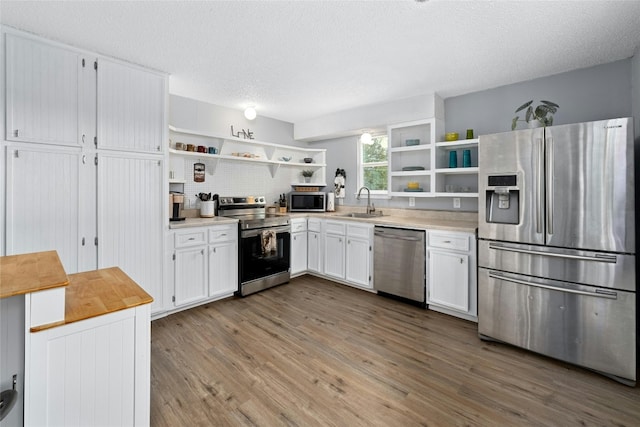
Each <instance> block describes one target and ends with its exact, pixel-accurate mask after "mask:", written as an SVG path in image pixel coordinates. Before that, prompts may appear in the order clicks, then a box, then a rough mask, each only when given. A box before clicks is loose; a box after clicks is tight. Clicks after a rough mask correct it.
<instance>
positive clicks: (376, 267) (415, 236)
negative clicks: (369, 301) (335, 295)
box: [373, 226, 426, 307]
mask: <svg viewBox="0 0 640 427" xmlns="http://www.w3.org/2000/svg"><path fill="white" fill-rule="evenodd" d="M373 247H374V260H373V287H374V289H375V290H377V291H378V293H379V294H382V295H387V296H396V297H401V298H404V299H407V300H410V301H411V302H415V303H417V304H418V305H420V306H422V307H424V306H425V302H426V298H425V292H426V277H425V265H426V259H425V233H424V231H420V230H409V229H405V228H392V227H380V226H376V227H375V229H374V245H373Z"/></svg>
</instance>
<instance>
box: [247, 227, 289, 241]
mask: <svg viewBox="0 0 640 427" xmlns="http://www.w3.org/2000/svg"><path fill="white" fill-rule="evenodd" d="M263 231H275V232H276V234H279V233H290V232H291V226H290V225H285V226H282V227H267V228H256V229H253V230H242V231H241V232H240V238H241V239H244V238H245V237H255V236H261V235H262V232H263Z"/></svg>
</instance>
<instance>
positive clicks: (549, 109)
mask: <svg viewBox="0 0 640 427" xmlns="http://www.w3.org/2000/svg"><path fill="white" fill-rule="evenodd" d="M532 104H533V100H531V101H529V102H525V103H524V104H522V105H521V106H520V107H518V109H517V110H516V113H517V112H519V111H522V110H524V109H525V108H526V109H527V111H526V112H525V116H524V121H525V122H527V123H529V122H530V121H531V120H539V121H540V122H542V124H543V125H545V126H551V125H553V114H555V113H556V112H557V111H558V109H559V108H560V106H559V105H558V104H556V103H555V102H551V101H544V100H541V101H540V105H538V106H536V108H535V110H534V108H533V106H532ZM518 120H520V116H516V117H514V118H513V120H511V130H515V128H516V126H517V124H518Z"/></svg>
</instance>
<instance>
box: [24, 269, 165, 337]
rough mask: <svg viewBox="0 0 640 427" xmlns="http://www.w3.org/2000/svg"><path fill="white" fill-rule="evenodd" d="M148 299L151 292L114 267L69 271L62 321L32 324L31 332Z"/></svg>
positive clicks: (146, 302)
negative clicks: (147, 291) (71, 272)
mask: <svg viewBox="0 0 640 427" xmlns="http://www.w3.org/2000/svg"><path fill="white" fill-rule="evenodd" d="M152 302H153V298H152V297H151V295H149V294H148V293H146V292H145V291H144V290H143V289H142V288H141V287H140V286H138V284H136V282H134V281H133V280H132V279H131V278H130V277H129V276H127V275H126V274H125V273H124V272H123V271H122V270H120V269H119V268H118V267H111V268H104V269H101V270H94V271H86V272H83V273H76V274H71V275H69V285H68V286H67V288H66V299H65V315H64V321H62V322H56V323H51V324H47V325H41V326H37V327H32V328H31V332H38V331H41V330H44V329H48V328H52V327H55V326H60V325H66V324H69V323H73V322H78V321H80V320H85V319H90V318H92V317H96V316H102V315H104V314H109V313H113V312H115V311H119V310H125V309H127V308H132V307H137V306H139V305H143V304H151V303H152Z"/></svg>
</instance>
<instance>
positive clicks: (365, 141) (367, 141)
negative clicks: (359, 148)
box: [360, 132, 373, 145]
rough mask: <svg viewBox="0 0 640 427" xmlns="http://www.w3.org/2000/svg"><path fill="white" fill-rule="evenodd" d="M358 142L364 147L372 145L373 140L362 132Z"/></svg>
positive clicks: (368, 134)
mask: <svg viewBox="0 0 640 427" xmlns="http://www.w3.org/2000/svg"><path fill="white" fill-rule="evenodd" d="M360 142H361V143H363V144H366V145H369V144H373V138H372V137H371V134H370V133H369V132H363V133H362V135H360Z"/></svg>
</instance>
